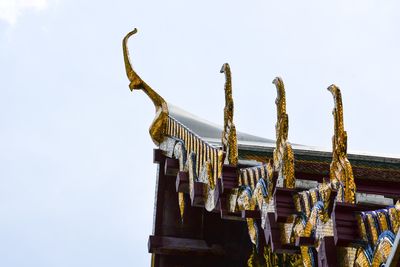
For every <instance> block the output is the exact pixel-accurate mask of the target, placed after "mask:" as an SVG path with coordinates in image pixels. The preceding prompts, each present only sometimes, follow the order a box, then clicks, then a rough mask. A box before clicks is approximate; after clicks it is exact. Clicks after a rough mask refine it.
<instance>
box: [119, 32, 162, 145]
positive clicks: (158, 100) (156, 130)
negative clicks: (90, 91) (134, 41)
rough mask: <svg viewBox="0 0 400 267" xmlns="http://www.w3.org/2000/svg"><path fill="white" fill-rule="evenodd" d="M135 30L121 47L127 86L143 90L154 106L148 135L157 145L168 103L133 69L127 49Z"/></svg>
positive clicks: (127, 36) (160, 138) (160, 139)
mask: <svg viewBox="0 0 400 267" xmlns="http://www.w3.org/2000/svg"><path fill="white" fill-rule="evenodd" d="M136 32H137V29H136V28H135V29H133V31H131V32H129V33H128V34H127V35H126V36H125V37H124V39H123V40H122V49H123V54H124V62H125V70H126V75H127V76H128V79H129V81H130V84H129V88H130V89H131V91H133V90H142V91H143V92H145V93H146V94H147V95H148V96H149V98H150V99H151V101H153V104H154V106H155V108H156V116H155V118H154V120H153V122H152V124H151V126H150V130H149V131H150V136H151V138H152V139H153V142H154V143H155V144H156V145H159V144H160V143H161V142H162V141H163V140H164V136H165V130H166V127H167V120H168V105H167V102H165V100H164V99H163V98H162V97H161V96H160V95H159V94H158V93H157V92H155V91H154V90H153V89H152V88H151V87H150V86H149V85H148V84H147V83H146V82H145V81H143V80H142V78H140V77H139V75H138V74H137V73H136V72H135V71H134V70H133V67H132V64H131V60H130V57H129V51H128V45H127V44H128V39H129V37H131V36H132V35H134V34H135V33H136Z"/></svg>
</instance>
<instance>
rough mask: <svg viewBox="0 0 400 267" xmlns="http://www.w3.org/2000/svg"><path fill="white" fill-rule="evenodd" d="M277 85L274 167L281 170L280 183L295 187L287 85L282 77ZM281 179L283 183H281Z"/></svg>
mask: <svg viewBox="0 0 400 267" xmlns="http://www.w3.org/2000/svg"><path fill="white" fill-rule="evenodd" d="M272 83H273V84H275V86H276V90H277V97H276V100H275V104H276V108H277V122H276V125H275V129H276V148H275V149H274V155H273V157H274V169H275V170H277V171H278V172H279V177H278V183H277V184H278V185H279V186H283V187H287V188H294V187H295V183H296V179H295V177H294V155H293V149H292V146H291V145H290V143H289V142H288V132H289V117H288V115H287V113H286V93H285V86H284V84H283V81H282V79H281V78H280V77H276V78H275V79H274V80H273V81H272ZM280 181H282V182H283V184H279V183H280Z"/></svg>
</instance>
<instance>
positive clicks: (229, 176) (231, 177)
mask: <svg viewBox="0 0 400 267" xmlns="http://www.w3.org/2000/svg"><path fill="white" fill-rule="evenodd" d="M220 181H221V189H220V190H221V191H220V192H221V193H222V194H224V193H226V192H225V191H229V190H232V189H233V188H236V187H238V186H239V184H238V167H237V166H233V165H223V166H222V177H221V179H220Z"/></svg>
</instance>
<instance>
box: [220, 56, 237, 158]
mask: <svg viewBox="0 0 400 267" xmlns="http://www.w3.org/2000/svg"><path fill="white" fill-rule="evenodd" d="M221 73H224V74H225V108H224V130H223V133H222V149H223V151H225V152H226V159H227V161H228V164H230V165H237V163H238V148H237V136H236V127H235V124H234V123H233V97H232V75H231V68H230V67H229V64H228V63H225V64H224V65H222V68H221Z"/></svg>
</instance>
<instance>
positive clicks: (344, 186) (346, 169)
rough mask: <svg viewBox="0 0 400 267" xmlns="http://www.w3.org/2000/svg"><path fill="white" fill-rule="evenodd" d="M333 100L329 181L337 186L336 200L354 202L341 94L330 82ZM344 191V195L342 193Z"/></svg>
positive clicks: (329, 88) (354, 187)
mask: <svg viewBox="0 0 400 267" xmlns="http://www.w3.org/2000/svg"><path fill="white" fill-rule="evenodd" d="M328 91H329V92H331V93H332V96H333V100H334V108H333V111H332V114H333V120H334V135H333V137H332V162H331V166H330V179H331V182H332V183H333V184H334V185H336V186H337V187H338V188H339V192H338V200H340V201H344V202H346V203H353V204H354V203H355V201H356V185H355V183H354V176H353V169H352V167H351V164H350V162H349V160H348V158H347V133H346V131H345V130H344V123H343V104H342V94H341V92H340V89H339V87H337V86H336V85H334V84H332V85H331V86H329V87H328ZM343 192H344V195H343Z"/></svg>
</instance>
